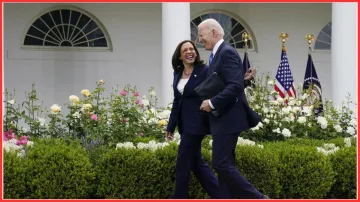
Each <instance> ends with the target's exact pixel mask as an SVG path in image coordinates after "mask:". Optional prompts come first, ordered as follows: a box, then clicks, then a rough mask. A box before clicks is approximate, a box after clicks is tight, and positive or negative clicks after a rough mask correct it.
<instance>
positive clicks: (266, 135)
mask: <svg viewBox="0 0 360 202" xmlns="http://www.w3.org/2000/svg"><path fill="white" fill-rule="evenodd" d="M262 83H265V85H261V84H262ZM274 84H275V82H274V80H271V79H270V77H269V76H267V77H265V81H263V77H261V78H260V79H258V81H257V85H256V86H255V87H247V89H246V92H247V97H248V100H249V104H250V106H251V107H252V108H253V109H254V110H255V111H256V112H258V113H259V114H260V115H261V117H262V119H263V120H262V122H261V123H259V125H258V126H256V127H254V128H252V129H251V130H249V131H247V132H244V133H243V134H242V136H243V137H246V138H248V139H251V140H255V141H272V140H276V141H278V140H285V139H287V138H291V137H298V138H299V137H300V138H301V137H306V138H313V139H332V138H337V137H354V136H356V135H357V130H356V129H357V119H356V118H355V117H354V112H353V111H351V110H350V108H349V107H348V104H350V102H351V101H350V100H348V103H347V105H345V104H343V105H342V107H341V108H338V107H335V106H334V105H333V103H332V102H331V101H330V100H325V101H324V105H323V112H322V113H320V114H315V109H317V108H318V106H319V104H320V103H318V102H317V103H314V104H310V102H309V101H308V100H309V94H310V93H309V92H302V85H301V84H300V85H299V88H298V90H297V94H298V95H297V97H296V98H293V97H289V96H286V97H285V98H281V97H280V96H279V94H278V92H276V91H275V90H274Z"/></svg>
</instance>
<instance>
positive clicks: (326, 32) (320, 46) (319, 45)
mask: <svg viewBox="0 0 360 202" xmlns="http://www.w3.org/2000/svg"><path fill="white" fill-rule="evenodd" d="M314 49H315V50H331V22H329V23H328V24H327V25H325V27H324V28H322V30H321V31H320V33H319V35H318V36H317V38H316V41H315V47H314Z"/></svg>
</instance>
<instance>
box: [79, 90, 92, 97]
mask: <svg viewBox="0 0 360 202" xmlns="http://www.w3.org/2000/svg"><path fill="white" fill-rule="evenodd" d="M81 94H82V95H83V96H86V97H89V96H90V95H91V93H90V91H89V90H88V89H84V90H82V91H81Z"/></svg>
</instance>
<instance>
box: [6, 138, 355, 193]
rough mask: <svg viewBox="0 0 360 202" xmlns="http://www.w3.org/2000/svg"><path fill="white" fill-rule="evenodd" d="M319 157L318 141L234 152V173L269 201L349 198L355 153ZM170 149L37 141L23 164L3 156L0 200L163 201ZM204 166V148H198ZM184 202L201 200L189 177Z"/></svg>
mask: <svg viewBox="0 0 360 202" xmlns="http://www.w3.org/2000/svg"><path fill="white" fill-rule="evenodd" d="M333 142H334V143H335V144H337V145H338V146H341V147H342V148H341V149H340V150H338V151H337V152H335V153H334V154H331V155H328V156H325V155H323V154H321V153H319V152H317V150H316V146H322V144H323V142H321V141H311V142H309V141H308V140H297V141H294V140H293V141H286V142H276V143H265V144H264V148H260V147H257V146H238V147H237V149H236V153H237V156H236V157H237V159H236V161H237V166H238V168H239V169H240V171H241V172H242V173H243V175H244V176H245V177H246V178H247V179H248V180H249V181H250V182H252V183H253V184H254V185H255V186H256V187H257V188H258V189H259V190H260V191H262V192H263V193H265V194H267V195H268V196H270V198H283V199H295V198H297V199H305V198H312V199H316V198H356V147H355V146H351V147H344V146H343V139H342V141H341V140H340V139H338V140H334V141H333ZM177 147H178V146H177V145H176V144H170V146H167V147H165V148H163V149H158V150H156V151H148V150H139V149H124V148H121V149H117V150H116V149H114V148H111V149H109V148H106V147H98V148H94V149H93V150H91V151H90V152H89V151H87V150H85V149H83V148H82V147H81V146H80V145H79V144H77V143H69V142H65V141H63V140H51V139H49V140H39V141H36V144H35V146H34V147H33V148H30V149H29V150H28V152H27V155H26V157H25V158H20V157H17V156H16V154H14V153H7V152H5V151H4V197H5V198H7V199H9V198H12V199H15V198H26V199H28V198H32V199H44V198H51V199H54V198H58V199H65V198H67V199H85V198H109V199H114V198H117V199H130V198H134V199H135V198H137V199H155V198H159V199H163V198H164V199H168V198H170V197H171V195H172V193H173V190H174V182H175V163H176V156H177ZM203 155H204V159H205V160H206V161H207V162H208V163H209V164H210V162H211V148H210V147H209V145H208V141H204V146H203ZM190 197H191V198H208V196H207V194H206V193H205V192H204V190H203V189H202V188H201V186H200V184H199V183H198V182H197V181H196V179H195V177H194V176H193V175H192V177H191V182H190Z"/></svg>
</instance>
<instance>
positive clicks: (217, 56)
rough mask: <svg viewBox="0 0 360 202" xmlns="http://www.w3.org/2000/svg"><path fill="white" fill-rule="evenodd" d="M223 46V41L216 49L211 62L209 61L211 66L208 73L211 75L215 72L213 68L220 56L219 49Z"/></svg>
mask: <svg viewBox="0 0 360 202" xmlns="http://www.w3.org/2000/svg"><path fill="white" fill-rule="evenodd" d="M224 45H225V41H224V42H222V43H221V45H220V46H219V48H218V49H217V51H216V53H215V56H214V58H213V60H212V61H211V64H210V65H209V70H210V71H209V73H210V74H212V73H213V72H214V71H215V66H214V64H216V61H217V59H218V58H219V55H220V51H221V49H222V48H223V47H224Z"/></svg>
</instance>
